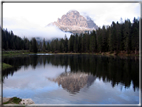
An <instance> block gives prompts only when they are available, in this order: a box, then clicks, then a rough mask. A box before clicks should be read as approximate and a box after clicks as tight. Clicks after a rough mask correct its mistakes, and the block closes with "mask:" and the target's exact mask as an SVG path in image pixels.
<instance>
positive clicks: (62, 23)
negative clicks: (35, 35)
mask: <svg viewBox="0 0 142 107" xmlns="http://www.w3.org/2000/svg"><path fill="white" fill-rule="evenodd" d="M49 25H55V26H57V27H58V28H59V29H61V30H62V31H65V32H71V33H84V32H86V31H92V30H96V29H97V28H98V26H97V25H96V24H95V23H94V22H93V20H92V19H91V18H90V17H89V16H87V17H84V16H82V15H80V13H79V12H78V11H76V10H71V11H69V12H67V14H65V15H63V16H62V17H61V19H60V18H58V20H57V22H56V21H55V22H53V23H50V24H48V26H49Z"/></svg>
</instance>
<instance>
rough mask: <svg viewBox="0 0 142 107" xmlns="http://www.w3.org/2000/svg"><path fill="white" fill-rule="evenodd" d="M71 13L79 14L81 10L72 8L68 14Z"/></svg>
mask: <svg viewBox="0 0 142 107" xmlns="http://www.w3.org/2000/svg"><path fill="white" fill-rule="evenodd" d="M70 13H77V14H79V12H78V11H77V10H70V11H68V12H67V14H70Z"/></svg>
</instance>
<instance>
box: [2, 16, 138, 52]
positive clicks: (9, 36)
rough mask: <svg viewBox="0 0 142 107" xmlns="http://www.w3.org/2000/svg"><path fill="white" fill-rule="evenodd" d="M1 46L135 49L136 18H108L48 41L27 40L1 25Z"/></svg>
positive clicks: (57, 49) (43, 49)
mask: <svg viewBox="0 0 142 107" xmlns="http://www.w3.org/2000/svg"><path fill="white" fill-rule="evenodd" d="M2 49H3V50H29V51H31V52H35V53H36V52H39V51H41V52H55V53H56V52H74V53H96V52H115V53H118V52H120V51H126V52H127V53H130V52H134V53H137V52H138V50H139V20H138V19H136V18H134V20H133V23H131V22H130V20H129V19H127V20H125V21H124V22H123V23H118V22H116V23H115V22H112V24H111V26H107V27H106V26H103V27H102V28H98V29H97V30H96V31H92V32H91V33H89V32H88V33H84V34H71V36H70V38H69V39H68V38H67V36H66V35H65V37H64V38H62V39H58V38H56V39H54V40H52V41H51V42H46V41H45V39H43V41H42V42H40V43H37V41H36V39H35V38H32V39H31V40H28V39H27V38H26V37H24V39H22V38H20V37H18V36H16V35H14V33H13V32H12V31H10V32H9V31H7V29H6V30H4V29H2Z"/></svg>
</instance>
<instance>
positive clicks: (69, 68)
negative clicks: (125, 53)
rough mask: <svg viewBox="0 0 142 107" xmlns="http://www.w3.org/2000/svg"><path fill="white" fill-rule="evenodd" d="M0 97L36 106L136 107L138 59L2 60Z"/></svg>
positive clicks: (48, 57)
mask: <svg viewBox="0 0 142 107" xmlns="http://www.w3.org/2000/svg"><path fill="white" fill-rule="evenodd" d="M3 62H5V63H8V64H11V65H13V66H14V68H12V69H8V70H5V71H3V97H14V96H16V97H19V98H31V99H32V100H33V101H34V102H35V103H36V104H139V60H138V58H131V57H124V58H119V57H106V56H95V55H51V54H37V55H28V56H22V57H12V58H3Z"/></svg>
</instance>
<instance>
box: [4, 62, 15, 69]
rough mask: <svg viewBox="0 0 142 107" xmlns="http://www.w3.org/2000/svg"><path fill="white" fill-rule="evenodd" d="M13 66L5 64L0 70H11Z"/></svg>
mask: <svg viewBox="0 0 142 107" xmlns="http://www.w3.org/2000/svg"><path fill="white" fill-rule="evenodd" d="M12 67H13V66H11V65H9V64H6V63H2V70H5V69H8V68H12Z"/></svg>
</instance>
